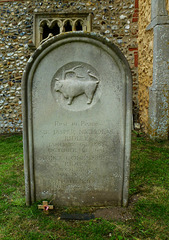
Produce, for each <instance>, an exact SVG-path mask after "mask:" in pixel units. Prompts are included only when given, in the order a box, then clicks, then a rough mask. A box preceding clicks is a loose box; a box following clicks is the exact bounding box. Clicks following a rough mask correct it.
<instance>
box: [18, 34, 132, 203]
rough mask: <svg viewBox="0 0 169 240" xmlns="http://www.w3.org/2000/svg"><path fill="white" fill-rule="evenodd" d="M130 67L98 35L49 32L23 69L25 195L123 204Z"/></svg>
mask: <svg viewBox="0 0 169 240" xmlns="http://www.w3.org/2000/svg"><path fill="white" fill-rule="evenodd" d="M131 89H132V88H131V74H130V70H129V66H128V63H127V61H126V59H125V58H124V56H123V55H122V53H121V52H120V50H119V49H118V48H117V47H116V46H115V45H113V44H111V43H110V42H108V41H107V40H105V39H103V38H102V37H98V36H96V35H94V34H84V33H68V34H64V35H59V36H57V37H54V38H52V39H50V40H49V41H47V42H45V43H44V44H43V45H41V46H40V47H39V48H38V49H37V50H36V51H35V53H34V55H33V56H32V57H31V58H30V60H29V62H28V64H27V67H26V71H25V73H24V76H23V83H22V93H23V124H24V125H23V133H24V161H25V184H26V202H27V204H28V205H29V204H31V203H32V202H34V201H37V200H50V201H52V203H53V204H54V205H58V206H59V205H60V206H72V205H74V206H91V205H95V206H100V205H114V204H118V205H121V204H123V205H126V204H127V199H128V181H129V166H130V165H129V163H130V141H131V139H130V138H131V102H132V101H131V99H132V93H131Z"/></svg>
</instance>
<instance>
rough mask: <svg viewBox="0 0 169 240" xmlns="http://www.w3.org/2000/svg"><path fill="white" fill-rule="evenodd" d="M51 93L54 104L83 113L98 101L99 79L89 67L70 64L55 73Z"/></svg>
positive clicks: (80, 64) (95, 72)
mask: <svg viewBox="0 0 169 240" xmlns="http://www.w3.org/2000/svg"><path fill="white" fill-rule="evenodd" d="M51 91H52V95H53V97H54V99H55V100H56V102H57V103H58V104H59V105H60V106H62V107H63V108H65V109H67V110H70V111H83V110H86V109H88V108H91V107H92V106H93V105H95V104H96V102H97V101H98V100H99V98H100V95H101V91H100V78H99V75H98V72H97V71H96V70H95V69H94V68H93V67H92V66H91V65H89V64H87V63H83V62H71V63H68V64H66V65H64V66H62V67H61V68H60V69H59V70H58V71H57V72H56V73H55V75H54V77H53V79H52V82H51Z"/></svg>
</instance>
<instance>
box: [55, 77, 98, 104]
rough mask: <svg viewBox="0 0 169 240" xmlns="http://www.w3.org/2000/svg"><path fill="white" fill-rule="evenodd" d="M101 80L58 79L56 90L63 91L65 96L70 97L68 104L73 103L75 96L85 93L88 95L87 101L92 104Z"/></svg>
mask: <svg viewBox="0 0 169 240" xmlns="http://www.w3.org/2000/svg"><path fill="white" fill-rule="evenodd" d="M98 83H99V81H91V80H87V81H80V80H77V79H76V80H74V79H66V80H58V79H57V78H56V83H55V87H54V90H55V91H56V92H61V93H62V94H63V96H64V97H65V98H68V104H69V105H70V104H72V101H73V98H74V97H77V96H79V95H82V94H85V95H86V97H87V103H88V104H90V103H91V102H92V99H93V95H94V93H95V91H96V88H97V86H98Z"/></svg>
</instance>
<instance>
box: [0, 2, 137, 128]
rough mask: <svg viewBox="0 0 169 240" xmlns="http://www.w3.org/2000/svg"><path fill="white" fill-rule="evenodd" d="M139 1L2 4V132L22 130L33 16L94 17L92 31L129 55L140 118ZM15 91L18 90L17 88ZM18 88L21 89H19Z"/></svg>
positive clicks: (135, 99)
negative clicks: (24, 79)
mask: <svg viewBox="0 0 169 240" xmlns="http://www.w3.org/2000/svg"><path fill="white" fill-rule="evenodd" d="M137 3H138V1H134V0H126V1H121V0H116V1H108V0H105V1H102V0H101V1H96V0H92V1H88V0H83V1H67V0H62V1H55V0H50V1H46V0H41V1H39V0H34V1H30V0H28V1H0V13H1V16H0V20H1V24H0V33H1V39H0V50H1V53H0V69H1V71H0V94H1V97H2V100H1V106H0V108H1V115H0V123H1V132H18V131H22V118H21V97H20V89H19V88H20V86H21V77H22V74H23V71H24V68H25V66H26V63H27V61H28V59H29V57H30V55H31V54H32V53H33V51H32V50H30V49H29V48H28V45H30V44H31V42H32V36H33V32H32V31H33V13H38V12H53V13H61V12H67V13H72V12H75V13H83V12H89V13H91V14H92V16H93V20H92V31H93V32H96V33H100V34H102V35H103V36H105V37H106V38H108V39H109V40H110V41H112V42H113V43H115V44H116V45H117V46H118V47H119V48H120V49H121V51H122V52H123V54H124V55H125V56H126V58H127V60H128V62H129V64H130V67H131V69H132V75H133V103H134V107H133V108H134V115H135V119H136V120H137V119H138V116H137V112H138V99H137V92H138V82H137V58H138V49H137V21H138V4H137ZM14 88H15V89H14ZM16 89H18V90H16Z"/></svg>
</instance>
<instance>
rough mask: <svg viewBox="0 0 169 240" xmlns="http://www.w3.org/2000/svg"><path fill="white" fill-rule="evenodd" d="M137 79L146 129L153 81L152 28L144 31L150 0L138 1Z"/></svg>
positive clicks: (148, 14)
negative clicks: (150, 89) (150, 88)
mask: <svg viewBox="0 0 169 240" xmlns="http://www.w3.org/2000/svg"><path fill="white" fill-rule="evenodd" d="M139 6H140V9H139V22H138V24H139V33H138V51H139V61H138V62H139V65H138V76H139V78H138V81H139V91H138V98H139V116H140V123H141V126H142V129H144V131H145V132H147V131H148V108H149V87H150V86H151V84H152V82H153V30H152V29H151V30H149V31H146V28H147V26H148V24H150V22H151V0H147V1H144V0H140V1H139Z"/></svg>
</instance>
